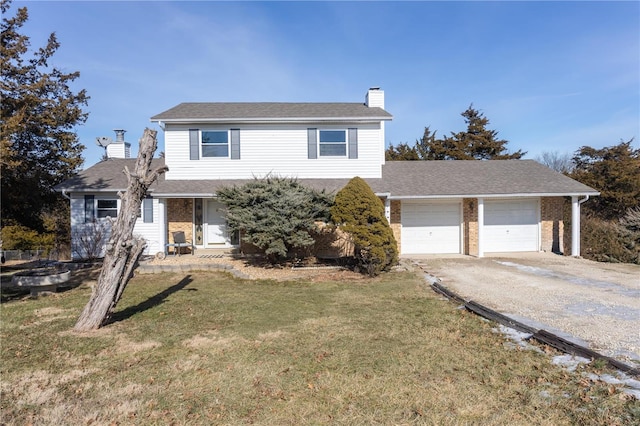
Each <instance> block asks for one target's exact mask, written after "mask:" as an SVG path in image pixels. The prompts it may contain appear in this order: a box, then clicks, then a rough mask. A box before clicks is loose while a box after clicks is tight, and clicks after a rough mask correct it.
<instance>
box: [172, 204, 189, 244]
mask: <svg viewBox="0 0 640 426" xmlns="http://www.w3.org/2000/svg"><path fill="white" fill-rule="evenodd" d="M167 228H168V230H169V235H168V238H167V241H168V242H170V243H173V235H172V233H173V232H176V231H183V232H184V235H185V237H186V239H187V241H193V199H191V198H169V199H167Z"/></svg>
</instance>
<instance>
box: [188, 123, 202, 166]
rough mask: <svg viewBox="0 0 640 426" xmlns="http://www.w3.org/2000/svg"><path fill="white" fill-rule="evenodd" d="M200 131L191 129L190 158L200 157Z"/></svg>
mask: <svg viewBox="0 0 640 426" xmlns="http://www.w3.org/2000/svg"><path fill="white" fill-rule="evenodd" d="M199 136H200V131H199V130H198V129H189V160H199V159H200V138H199Z"/></svg>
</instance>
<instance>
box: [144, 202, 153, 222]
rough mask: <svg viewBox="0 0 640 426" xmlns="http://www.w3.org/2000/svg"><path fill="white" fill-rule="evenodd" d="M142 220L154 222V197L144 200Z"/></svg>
mask: <svg viewBox="0 0 640 426" xmlns="http://www.w3.org/2000/svg"><path fill="white" fill-rule="evenodd" d="M142 222H143V223H153V198H151V197H147V198H145V199H144V200H142Z"/></svg>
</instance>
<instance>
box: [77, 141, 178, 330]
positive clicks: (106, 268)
mask: <svg viewBox="0 0 640 426" xmlns="http://www.w3.org/2000/svg"><path fill="white" fill-rule="evenodd" d="M156 134H157V132H156V131H155V130H151V129H145V131H144V135H143V136H142V139H140V149H139V152H138V158H137V160H136V165H135V171H134V172H133V173H131V172H130V171H129V169H128V168H126V167H125V169H124V173H125V174H126V175H127V179H128V181H129V185H128V188H127V190H126V191H125V193H124V194H122V193H120V194H118V195H119V196H120V198H121V199H122V201H121V208H120V212H119V213H118V217H117V218H116V221H115V223H114V225H113V228H112V231H111V236H110V237H109V241H108V242H107V246H106V250H105V256H104V261H103V264H102V270H101V271H100V276H99V277H98V282H97V284H96V285H95V287H94V288H93V291H92V292H91V298H90V299H89V302H88V303H87V305H86V306H85V307H84V309H83V311H82V313H81V314H80V317H79V318H78V321H77V322H76V325H75V327H74V329H75V330H77V331H86V330H95V329H97V328H100V327H101V326H103V325H104V324H105V323H106V321H107V320H108V319H109V317H110V316H111V314H112V313H113V310H114V309H115V307H116V304H117V303H118V301H119V300H120V297H122V293H123V292H124V289H125V287H126V285H127V283H128V282H129V279H130V278H131V275H132V273H133V269H134V267H135V264H136V262H137V261H138V258H139V257H140V255H141V254H142V251H143V250H144V248H145V245H146V243H145V241H144V240H143V239H140V238H135V237H134V236H133V227H134V226H135V223H136V219H137V217H138V213H139V212H140V205H141V203H142V200H143V199H144V198H145V197H146V195H147V190H148V188H149V186H151V184H153V182H155V181H156V179H157V178H158V176H160V175H161V174H162V173H164V172H166V171H167V170H168V168H167V167H166V166H164V167H160V168H158V169H156V170H151V159H152V158H153V153H154V152H155V151H156V147H157V145H158V142H157V140H156Z"/></svg>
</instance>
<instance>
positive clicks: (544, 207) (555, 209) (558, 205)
mask: <svg viewBox="0 0 640 426" xmlns="http://www.w3.org/2000/svg"><path fill="white" fill-rule="evenodd" d="M563 216H564V197H542V199H541V201H540V221H541V222H542V229H541V232H540V233H541V238H542V241H541V246H542V250H543V251H551V252H554V253H561V252H563V251H564V241H563V234H564V222H563Z"/></svg>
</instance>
